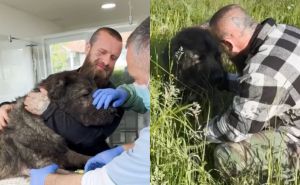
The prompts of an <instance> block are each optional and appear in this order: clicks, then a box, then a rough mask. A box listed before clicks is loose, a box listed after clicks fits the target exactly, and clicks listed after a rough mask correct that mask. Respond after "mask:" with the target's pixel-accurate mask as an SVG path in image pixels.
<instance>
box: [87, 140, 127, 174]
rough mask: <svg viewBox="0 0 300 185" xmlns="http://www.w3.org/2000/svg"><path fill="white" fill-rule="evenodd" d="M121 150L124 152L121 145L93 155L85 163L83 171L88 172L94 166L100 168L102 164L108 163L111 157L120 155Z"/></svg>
mask: <svg viewBox="0 0 300 185" xmlns="http://www.w3.org/2000/svg"><path fill="white" fill-rule="evenodd" d="M122 152H124V148H123V147H122V146H118V147H115V148H113V149H110V150H106V151H104V152H101V153H99V154H97V155H95V156H94V157H92V158H90V159H89V160H88V161H87V163H86V164H85V166H84V172H88V171H90V170H94V169H96V168H101V167H102V166H104V165H106V164H107V163H109V162H110V161H111V160H112V159H113V158H115V157H116V156H118V155H120V154H121V153H122Z"/></svg>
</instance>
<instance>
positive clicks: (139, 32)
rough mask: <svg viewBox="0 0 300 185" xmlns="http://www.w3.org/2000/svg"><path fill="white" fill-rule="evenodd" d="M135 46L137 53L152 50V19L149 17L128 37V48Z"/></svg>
mask: <svg viewBox="0 0 300 185" xmlns="http://www.w3.org/2000/svg"><path fill="white" fill-rule="evenodd" d="M130 44H133V45H134V46H135V49H136V52H137V53H138V52H139V51H140V49H150V17H147V18H146V19H145V20H144V21H143V22H142V23H141V24H140V25H139V26H138V27H137V28H136V29H135V30H134V31H133V32H132V33H131V34H130V36H129V37H128V39H127V43H126V47H128V46H129V45H130Z"/></svg>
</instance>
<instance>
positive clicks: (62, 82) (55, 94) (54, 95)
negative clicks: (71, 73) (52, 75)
mask: <svg viewBox="0 0 300 185" xmlns="http://www.w3.org/2000/svg"><path fill="white" fill-rule="evenodd" d="M65 87H66V79H65V78H61V79H57V81H56V83H54V84H53V85H51V87H50V89H49V90H48V96H49V98H50V99H53V100H55V99H59V98H60V97H62V96H63V95H64V94H65V92H66V89H65Z"/></svg>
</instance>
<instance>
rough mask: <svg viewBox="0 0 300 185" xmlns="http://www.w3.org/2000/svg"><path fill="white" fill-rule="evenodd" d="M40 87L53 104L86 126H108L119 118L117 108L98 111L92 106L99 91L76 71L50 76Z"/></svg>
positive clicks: (92, 81) (89, 79) (90, 80)
mask: <svg viewBox="0 0 300 185" xmlns="http://www.w3.org/2000/svg"><path fill="white" fill-rule="evenodd" d="M40 86H42V87H44V88H45V89H46V90H47V91H48V97H49V99H50V100H51V102H53V103H55V104H56V105H57V106H58V107H59V108H60V109H63V110H64V111H65V112H66V113H68V114H70V115H71V116H72V117H74V118H75V119H76V120H78V121H80V122H81V123H83V124H84V125H95V124H97V125H106V124H109V123H112V121H113V119H114V117H115V116H118V114H117V110H116V109H115V108H109V109H108V110H104V109H100V110H97V109H96V108H95V107H94V106H93V105H92V94H93V92H94V91H95V90H96V89H97V86H96V84H95V81H94V80H93V79H92V78H88V77H85V76H82V75H80V73H78V72H76V71H65V72H61V73H56V74H53V75H50V76H49V77H48V78H47V79H45V80H44V81H42V82H41V83H40ZM103 88H105V87H103Z"/></svg>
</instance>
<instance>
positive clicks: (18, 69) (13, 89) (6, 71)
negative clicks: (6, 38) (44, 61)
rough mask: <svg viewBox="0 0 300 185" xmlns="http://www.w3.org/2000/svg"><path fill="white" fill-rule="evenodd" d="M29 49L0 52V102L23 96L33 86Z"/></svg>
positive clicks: (9, 49)
mask: <svg viewBox="0 0 300 185" xmlns="http://www.w3.org/2000/svg"><path fill="white" fill-rule="evenodd" d="M32 70H33V66H32V60H31V50H30V47H24V48H20V49H18V48H7V49H2V50H0V102H4V101H12V100H14V99H15V97H18V96H23V95H25V94H26V93H27V92H29V91H30V90H31V89H32V88H33V86H34V77H33V72H32Z"/></svg>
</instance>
